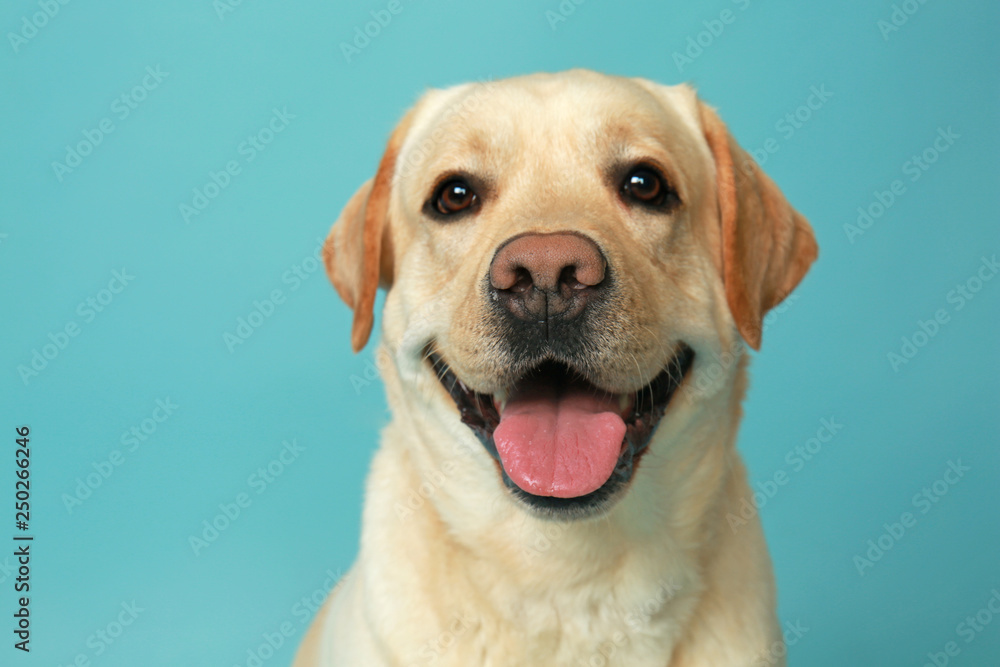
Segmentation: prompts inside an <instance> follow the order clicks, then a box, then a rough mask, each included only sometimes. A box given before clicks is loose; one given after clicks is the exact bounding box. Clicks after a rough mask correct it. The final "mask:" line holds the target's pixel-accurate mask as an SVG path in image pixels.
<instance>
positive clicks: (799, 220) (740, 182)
mask: <svg viewBox="0 0 1000 667" xmlns="http://www.w3.org/2000/svg"><path fill="white" fill-rule="evenodd" d="M698 107H699V114H700V116H701V124H702V128H703V130H704V132H705V138H706V139H707V140H708V146H709V148H710V149H711V151H712V155H713V157H714V158H715V167H716V181H717V188H718V197H719V217H720V218H721V219H722V281H723V284H724V285H725V288H726V301H727V302H728V303H729V310H730V312H731V313H732V315H733V319H734V320H735V321H736V326H737V328H738V329H739V332H740V334H741V335H742V336H743V338H744V340H746V342H747V343H749V344H750V346H751V347H752V348H753V349H755V350H759V349H760V339H761V333H762V325H763V321H764V315H765V314H767V311H769V310H770V309H771V308H774V307H775V306H776V305H778V304H779V303H781V301H782V300H783V299H784V298H785V297H786V296H788V294H789V293H790V292H791V291H792V290H793V289H795V286H796V285H798V284H799V281H801V280H802V277H803V276H805V274H806V271H808V270H809V265H810V264H812V263H813V261H814V260H815V259H816V256H817V255H818V253H819V248H818V247H817V245H816V239H815V237H814V236H813V231H812V228H811V227H810V226H809V223H808V222H807V221H806V219H805V218H803V217H802V216H801V215H799V213H798V212H797V211H795V210H794V209H793V208H792V207H791V206H790V205H789V204H788V202H787V201H785V197H784V195H782V194H781V191H780V190H779V189H778V186H777V185H775V184H774V181H772V180H771V179H770V178H768V176H767V174H765V173H764V172H763V171H761V170H760V167H758V166H757V163H755V162H754V160H753V158H752V157H750V156H749V155H748V154H747V153H746V152H745V151H744V150H743V149H742V148H740V147H739V146H738V145H737V144H736V142H735V141H733V138H732V137H731V136H730V135H729V131H728V130H727V129H726V126H725V124H724V123H723V122H722V121H721V120H720V119H719V116H718V115H717V114H716V113H715V111H714V110H713V109H712V108H711V107H709V106H708V105H706V104H705V103H703V102H701V101H699V102H698Z"/></svg>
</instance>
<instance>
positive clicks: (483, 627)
mask: <svg viewBox="0 0 1000 667" xmlns="http://www.w3.org/2000/svg"><path fill="white" fill-rule="evenodd" d="M678 602H679V600H678V596H677V591H676V589H674V588H672V587H671V586H670V585H669V584H666V583H662V582H661V585H660V586H659V587H658V588H657V589H655V590H650V591H649V592H648V594H647V595H646V597H645V598H643V599H636V600H635V601H632V602H630V603H629V604H625V605H623V604H621V603H616V602H611V601H608V600H596V599H593V600H580V599H557V598H541V597H539V598H532V599H528V600H524V601H522V602H521V603H520V604H517V603H515V604H514V605H513V606H512V607H511V608H509V609H507V610H506V613H499V612H498V611H497V610H495V609H491V610H485V611H484V610H481V609H480V610H476V609H472V608H467V609H465V610H464V611H463V612H462V614H461V615H458V616H456V618H455V620H454V621H453V622H452V623H451V624H450V625H449V626H448V627H446V628H445V629H444V631H443V632H441V634H440V635H439V636H438V637H436V638H435V640H434V641H432V642H429V643H428V644H427V645H425V646H424V647H422V652H421V653H420V656H421V659H422V660H423V662H419V661H418V662H416V663H414V664H416V665H425V664H426V665H432V664H433V665H440V666H442V667H443V666H445V665H447V666H452V665H454V666H455V667H458V666H463V667H467V666H468V665H473V664H474V665H483V667H513V666H515V665H516V666H518V667H525V666H531V665H545V666H556V667H561V666H566V667H578V666H580V667H583V666H587V667H589V666H591V665H604V666H607V667H611V666H613V665H622V666H625V665H628V666H629V667H647V666H648V667H665V666H666V665H667V663H668V661H669V659H670V654H671V651H672V650H673V646H674V643H675V641H676V640H677V637H678V635H679V626H678V623H677V619H676V617H675V614H676V611H678V610H677V606H678ZM681 606H683V604H682V605H681Z"/></svg>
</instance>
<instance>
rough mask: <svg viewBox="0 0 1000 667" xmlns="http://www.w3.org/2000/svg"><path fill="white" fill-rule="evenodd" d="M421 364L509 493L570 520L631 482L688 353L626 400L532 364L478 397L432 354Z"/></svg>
mask: <svg viewBox="0 0 1000 667" xmlns="http://www.w3.org/2000/svg"><path fill="white" fill-rule="evenodd" d="M427 359H428V360H429V361H430V363H431V365H432V367H433V368H434V371H435V373H436V374H437V376H438V379H439V380H440V381H441V384H442V385H444V388H445V389H446V390H447V391H448V393H449V394H450V395H451V397H452V399H453V400H454V401H455V405H456V406H457V407H458V411H459V414H460V415H461V419H462V422H463V423H465V424H466V425H467V426H468V427H469V428H471V429H472V430H473V432H474V433H475V434H476V436H477V437H478V438H479V440H480V441H481V442H482V443H483V445H484V446H485V447H486V449H487V451H488V452H489V453H490V454H491V455H492V456H493V457H494V458H495V459H496V460H497V461H498V463H499V464H500V467H501V470H502V476H503V480H504V483H505V484H506V485H507V487H508V488H510V489H511V491H512V492H513V493H514V494H515V495H516V496H518V497H519V498H520V499H521V500H523V501H525V502H526V503H527V504H528V505H530V506H532V507H533V508H535V509H537V510H541V511H543V513H547V514H555V515H559V516H560V517H570V518H572V517H575V516H586V515H589V514H592V513H593V512H594V511H595V509H599V508H602V507H604V506H606V505H607V504H608V503H609V502H610V501H611V500H612V499H613V498H614V497H615V495H616V494H617V493H618V492H620V491H621V490H622V489H623V488H624V487H625V486H626V485H627V484H628V482H629V481H630V480H631V478H632V475H633V473H634V471H635V469H636V466H637V464H638V462H639V459H640V458H641V457H642V454H643V453H644V451H645V449H646V446H647V445H648V444H649V440H650V438H651V437H652V435H653V431H654V430H655V429H656V426H657V424H659V422H660V420H661V418H662V417H663V415H664V413H665V412H666V410H667V406H668V405H669V403H670V399H671V397H672V396H673V394H674V392H675V391H676V390H677V388H678V387H679V386H680V385H681V383H682V382H683V380H684V377H685V376H686V375H687V372H688V371H689V370H690V368H691V365H692V363H693V362H694V351H693V350H692V349H691V348H690V347H688V346H687V345H685V344H683V343H681V344H680V345H679V346H678V348H677V350H676V351H675V353H674V355H673V357H672V358H671V360H670V362H669V363H668V364H667V365H666V367H665V368H664V369H663V371H661V372H660V373H659V375H657V376H656V377H655V378H653V380H652V382H650V383H649V384H648V385H646V386H645V387H642V388H641V389H639V390H638V391H636V392H632V393H625V394H616V393H611V392H607V391H604V390H602V389H599V388H598V387H596V386H594V385H593V384H591V383H590V382H588V381H587V380H586V379H585V378H584V377H583V376H582V375H581V374H580V373H578V372H577V371H576V370H574V369H573V368H572V367H571V366H569V365H568V364H565V363H562V362H559V361H545V362H542V363H540V364H538V365H537V366H535V367H534V368H533V369H532V370H531V371H529V372H528V373H527V374H525V375H524V376H523V377H521V378H520V379H519V380H517V382H515V383H514V385H513V386H512V387H510V388H509V389H508V390H507V391H504V392H501V393H498V394H494V395H490V394H480V393H478V392H476V391H473V390H471V389H469V388H468V387H467V386H466V385H465V384H464V383H463V382H462V381H461V380H459V379H458V378H457V377H456V376H455V374H454V373H453V372H452V371H451V369H450V368H449V367H448V364H447V363H446V362H445V361H444V360H443V359H442V358H441V356H440V355H439V354H438V353H437V352H436V351H435V350H434V349H433V347H429V349H428V350H427Z"/></svg>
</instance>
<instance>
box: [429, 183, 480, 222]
mask: <svg viewBox="0 0 1000 667" xmlns="http://www.w3.org/2000/svg"><path fill="white" fill-rule="evenodd" d="M478 202H479V197H478V196H477V195H476V193H475V192H474V191H473V190H472V188H471V187H470V186H469V184H468V183H466V182H465V181H464V180H463V179H461V178H453V179H451V180H449V181H446V182H445V183H444V184H442V185H441V187H439V188H438V190H437V193H436V194H435V196H434V208H435V210H437V212H438V213H441V214H442V215H453V214H455V213H460V212H462V211H465V210H467V209H470V208H472V207H473V206H475V205H476V204H477V203H478Z"/></svg>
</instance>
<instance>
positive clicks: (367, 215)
mask: <svg viewBox="0 0 1000 667" xmlns="http://www.w3.org/2000/svg"><path fill="white" fill-rule="evenodd" d="M412 116H413V113H412V111H411V112H410V113H408V114H407V115H406V116H404V117H403V120H401V121H400V123H399V125H397V126H396V129H395V130H394V131H393V133H392V136H391V137H390V138H389V143H388V145H387V146H386V149H385V153H384V154H383V155H382V160H381V162H379V166H378V171H377V172H376V173H375V177H374V178H371V179H369V180H368V181H367V182H365V184H364V185H362V186H361V187H360V188H358V191H357V192H355V193H354V195H353V196H352V197H351V198H350V200H349V201H348V202H347V205H346V206H344V210H343V211H341V213H340V217H339V218H337V221H336V222H335V223H334V224H333V228H332V229H331V230H330V235H329V236H328V237H327V239H326V243H324V244H323V262H324V263H325V264H326V273H327V275H328V276H329V277H330V282H332V283H333V286H334V287H336V288H337V293H338V294H339V295H340V298H341V299H343V300H344V303H346V304H347V305H348V306H349V307H350V308H352V309H353V310H354V324H353V325H352V327H351V347H352V348H353V349H354V351H355V352H359V351H361V349H362V348H363V347H364V346H365V344H366V343H367V342H368V338H369V336H370V335H371V331H372V325H373V324H374V322H375V294H376V292H377V291H378V288H379V287H380V286H381V287H384V288H386V289H388V288H389V287H390V286H391V285H392V278H393V259H392V254H393V253H392V234H391V231H390V225H389V198H390V194H391V192H392V180H393V174H394V173H395V171H396V157H397V155H398V154H399V149H400V146H402V143H403V140H404V139H405V138H406V133H407V132H408V130H409V127H410V124H411V120H412Z"/></svg>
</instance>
